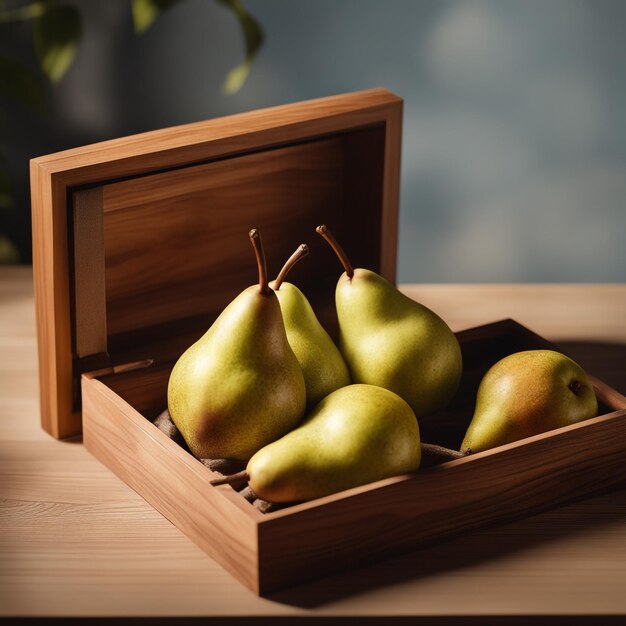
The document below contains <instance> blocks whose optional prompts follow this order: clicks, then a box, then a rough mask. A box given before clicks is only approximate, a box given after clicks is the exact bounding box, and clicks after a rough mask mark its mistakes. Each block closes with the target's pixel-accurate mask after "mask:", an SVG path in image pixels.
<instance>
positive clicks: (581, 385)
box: [461, 350, 598, 452]
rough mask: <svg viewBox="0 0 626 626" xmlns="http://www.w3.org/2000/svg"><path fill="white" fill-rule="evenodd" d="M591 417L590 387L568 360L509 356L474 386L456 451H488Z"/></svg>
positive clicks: (546, 354) (554, 355)
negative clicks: (472, 403) (469, 414)
mask: <svg viewBox="0 0 626 626" xmlns="http://www.w3.org/2000/svg"><path fill="white" fill-rule="evenodd" d="M597 413H598V402H597V400H596V396H595V393H594V391H593V385H592V384H591V382H590V381H589V378H587V375H586V374H585V372H584V371H583V369H582V368H581V367H580V366H579V365H578V364H577V363H575V362H574V361H572V359H570V358H568V357H566V356H565V355H564V354H561V353H560V352H555V351H554V350H526V351H524V352H515V353H514V354H511V355H509V356H507V357H505V358H503V359H502V360H500V361H498V362H497V363H496V364H495V365H493V366H492V367H491V369H490V370H489V371H488V372H487V373H486V374H485V376H484V377H483V379H482V381H481V382H480V385H479V387H478V393H477V396H476V409H475V411H474V417H473V418H472V421H471V423H470V425H469V428H468V429H467V433H466V434H465V438H464V439H463V443H462V444H461V450H463V451H465V452H480V451H482V450H488V449H490V448H495V447H497V446H501V445H504V444H505V443H511V442H512V441H517V440H518V439H524V438H525V437H531V436H532V435H537V434H539V433H542V432H545V431H547V430H552V429H553V428H560V427H561V426H567V425H568V424H575V423H576V422H580V421H582V420H586V419H589V418H590V417H595V416H596V415H597Z"/></svg>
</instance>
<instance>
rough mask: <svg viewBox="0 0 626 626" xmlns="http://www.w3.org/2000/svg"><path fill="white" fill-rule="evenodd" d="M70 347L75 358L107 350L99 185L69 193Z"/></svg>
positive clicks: (102, 221) (101, 211)
mask: <svg viewBox="0 0 626 626" xmlns="http://www.w3.org/2000/svg"><path fill="white" fill-rule="evenodd" d="M73 205H74V206H73V211H72V216H73V231H72V235H73V237H72V241H73V252H74V254H73V264H72V266H73V270H74V272H73V273H74V280H73V284H72V286H73V292H74V302H73V311H74V329H75V330H74V333H75V335H74V344H75V347H74V350H75V352H76V356H77V357H78V358H81V357H87V356H90V355H94V354H100V353H103V352H106V350H107V325H106V311H107V309H106V288H105V274H104V272H105V265H104V260H105V259H104V213H103V203H102V187H94V188H92V189H83V190H81V191H76V192H74V194H73Z"/></svg>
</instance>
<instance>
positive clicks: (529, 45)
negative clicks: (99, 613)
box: [0, 0, 626, 282]
mask: <svg viewBox="0 0 626 626" xmlns="http://www.w3.org/2000/svg"><path fill="white" fill-rule="evenodd" d="M5 4H6V3H5ZM74 4H76V5H78V6H79V7H80V9H81V13H82V15H83V20H84V22H83V38H82V43H81V45H80V49H79V51H78V54H77V57H76V60H75V62H74V64H73V65H72V67H71V68H70V70H69V71H68V73H67V74H66V75H65V76H64V77H63V79H62V80H61V82H60V83H59V84H58V85H57V86H55V87H54V88H51V89H50V90H49V105H48V112H47V113H34V112H32V111H30V110H28V109H26V108H24V107H22V106H20V105H19V104H17V103H16V102H15V101H14V100H12V99H11V98H10V97H7V96H4V95H2V96H0V98H2V102H1V103H2V106H3V111H4V112H5V119H4V120H3V121H2V127H1V128H2V141H3V144H4V149H5V152H6V154H7V155H8V157H9V170H10V173H11V178H12V181H13V187H14V192H15V197H16V205H15V209H14V210H13V211H10V212H4V213H3V214H2V224H1V228H2V230H3V232H4V233H5V234H6V233H8V234H9V235H10V236H11V238H12V239H13V240H14V241H15V243H16V245H17V247H18V249H19V253H20V256H21V259H22V261H23V262H30V249H29V246H30V231H29V228H30V225H29V221H30V220H29V213H30V205H29V196H28V159H30V158H31V157H33V156H37V155H40V154H45V153H48V152H52V151H57V150H61V149H65V148H69V147H72V146H76V145H81V144H85V143H91V142H94V141H100V140H103V139H108V138H113V137H117V136H121V135H125V134H129V133H136V132H141V131H145V130H151V129H155V128H160V127H164V126H170V125H174V124H181V123H185V122H192V121H196V120H201V119H206V118H210V117H214V116H220V115H227V114H230V113H236V112H240V111H246V110H249V109H255V108H259V107H266V106H271V105H276V104H283V103H287V102H292V101H296V100H302V99H307V98H315V97H320V96H325V95H330V94H335V93H340V92H344V91H352V90H357V89H364V88H368V87H373V86H384V87H387V88H388V89H390V90H392V91H394V92H396V93H397V94H399V95H401V96H402V97H403V98H404V99H405V121H404V144H403V161H402V195H401V211H400V238H399V259H398V261H399V262H398V279H399V281H401V282H465V281H468V282H492V281H493V282H500V281H501V282H516V281H574V282H584V281H600V282H611V281H623V280H624V279H625V278H626V245H625V244H624V238H625V236H626V37H625V36H624V24H625V23H626V2H623V1H622V0H549V1H546V0H421V1H416V0H385V1H382V0H315V1H304V0H297V1H296V0H293V1H291V2H287V1H285V0H244V4H245V6H246V8H247V9H248V10H249V11H250V13H251V14H252V15H254V16H255V17H256V19H257V20H258V21H259V22H260V23H261V25H262V27H263V29H264V31H265V35H266V40H265V43H264V45H263V47H262V49H261V51H260V53H259V55H258V57H257V59H256V60H255V62H254V65H253V67H252V71H251V74H250V76H249V78H248V80H247V82H246V83H245V84H244V86H243V87H242V89H241V90H240V91H239V92H238V93H237V94H235V95H231V96H227V95H224V94H223V93H222V92H221V90H220V87H221V84H222V81H223V79H224V76H225V75H226V73H227V72H228V70H230V69H231V68H232V67H233V66H235V65H237V64H238V63H239V62H240V61H241V59H242V57H243V41H242V36H241V31H240V28H239V26H238V24H237V22H236V20H235V19H234V18H233V15H232V14H231V13H230V12H228V11H226V10H225V9H224V8H223V7H221V6H219V5H218V4H217V3H215V2H211V1H209V0H185V1H183V2H180V3H179V4H177V5H176V6H174V7H173V8H171V9H169V10H168V11H166V12H165V13H163V14H162V16H161V17H159V19H158V20H157V21H156V22H155V23H154V25H153V26H152V27H151V28H150V29H149V30H148V31H147V32H145V33H144V34H143V35H141V36H136V35H135V34H134V32H133V25H132V21H131V16H130V11H129V2H128V1H127V0H109V1H107V2H104V1H101V2H93V1H91V2H89V1H87V0H82V1H80V0H76V1H75V2H74ZM31 28H32V27H31V26H30V25H29V24H28V23H20V24H17V25H6V24H5V25H0V54H2V53H3V52H4V51H6V50H7V49H10V50H11V51H12V54H15V53H16V51H17V53H19V56H20V58H22V59H23V60H25V61H26V62H29V63H32V65H33V67H35V66H36V62H35V57H34V53H33V51H32V43H31V31H30V29H31Z"/></svg>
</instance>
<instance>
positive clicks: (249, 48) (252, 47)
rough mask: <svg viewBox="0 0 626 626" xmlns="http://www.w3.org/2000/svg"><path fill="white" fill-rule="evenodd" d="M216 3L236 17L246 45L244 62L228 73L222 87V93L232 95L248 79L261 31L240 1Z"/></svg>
mask: <svg viewBox="0 0 626 626" xmlns="http://www.w3.org/2000/svg"><path fill="white" fill-rule="evenodd" d="M217 2H219V3H220V4H222V5H224V6H225V7H227V8H228V9H230V10H231V11H232V12H233V13H234V14H235V15H236V16H237V19H238V20H239V25H240V26H241V30H242V31H243V37H244V41H245V44H246V58H245V60H244V61H243V62H242V63H240V64H239V65H238V66H237V67H235V68H234V69H232V70H231V71H230V72H228V74H227V75H226V79H225V80H224V84H223V85H222V89H223V90H224V92H225V93H227V94H229V95H232V94H234V93H237V92H238V91H239V90H240V89H241V87H242V86H243V84H244V83H245V82H246V78H248V74H249V73H250V67H251V65H252V62H253V61H254V57H255V56H256V54H257V52H258V51H259V48H260V47H261V46H262V45H263V29H262V28H261V25H260V24H259V23H258V22H257V21H256V19H255V18H253V17H252V15H250V13H248V12H247V11H246V9H245V8H244V6H243V4H242V3H241V1H240V0H217Z"/></svg>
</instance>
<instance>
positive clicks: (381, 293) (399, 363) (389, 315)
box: [316, 225, 462, 419]
mask: <svg viewBox="0 0 626 626" xmlns="http://www.w3.org/2000/svg"><path fill="white" fill-rule="evenodd" d="M316 230H317V232H318V233H319V234H320V235H321V236H322V237H324V239H325V240H326V241H327V242H328V243H329V244H330V246H331V247H332V248H333V250H334V251H335V253H336V255H337V256H338V258H339V260H340V261H341V263H342V265H343V267H344V269H345V272H344V273H343V274H342V275H341V277H340V278H339V281H338V283H337V288H336V291H335V303H336V307H337V318H338V320H339V349H340V351H341V353H342V354H343V357H344V359H345V361H346V363H347V364H348V369H349V371H350V376H351V378H352V381H353V382H355V383H366V384H370V385H378V386H380V387H384V388H385V389H389V390H390V391H393V392H394V393H396V394H398V395H399V396H400V397H401V398H403V399H404V400H406V402H408V403H409V405H410V406H411V408H412V409H413V411H414V412H415V415H416V416H417V418H418V419H419V418H420V417H423V416H424V415H428V414H430V413H433V412H435V411H438V410H440V409H443V408H445V407H446V405H447V404H448V403H449V401H450V400H451V399H452V397H453V396H454V394H455V393H456V390H457V388H458V386H459V382H460V380H461V370H462V359H461V348H460V347H459V343H458V341H457V339H456V337H455V335H454V333H453V332H452V331H451V330H450V328H449V327H448V325H447V324H446V323H445V322H444V321H443V320H442V319H441V318H440V317H439V316H438V315H437V314H436V313H434V312H433V311H431V310H430V309H428V308H427V307H425V306H423V305H421V304H419V303H418V302H415V301H414V300H411V299H410V298H408V297H407V296H405V295H404V294H402V293H400V292H399V291H398V290H397V289H396V288H395V287H394V285H392V284H391V283H390V282H389V281H387V280H386V279H384V278H383V277H382V276H379V275H378V274H376V273H375V272H372V271H370V270H367V269H358V268H357V269H354V268H353V267H352V265H351V263H350V261H349V259H348V257H347V255H346V253H345V252H344V251H343V249H342V248H341V246H340V245H339V243H338V242H337V241H336V240H335V238H334V237H333V236H332V234H331V233H330V231H329V230H328V229H327V228H326V226H323V225H322V226H318V227H317V229H316Z"/></svg>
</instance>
